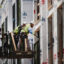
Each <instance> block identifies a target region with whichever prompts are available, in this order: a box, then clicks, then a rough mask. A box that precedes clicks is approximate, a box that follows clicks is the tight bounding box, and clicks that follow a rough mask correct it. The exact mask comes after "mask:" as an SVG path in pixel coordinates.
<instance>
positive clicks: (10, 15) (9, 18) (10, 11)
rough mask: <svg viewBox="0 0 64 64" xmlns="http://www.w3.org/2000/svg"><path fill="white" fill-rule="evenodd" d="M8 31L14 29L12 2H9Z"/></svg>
mask: <svg viewBox="0 0 64 64" xmlns="http://www.w3.org/2000/svg"><path fill="white" fill-rule="evenodd" d="M8 31H9V32H11V31H13V22H12V2H8Z"/></svg>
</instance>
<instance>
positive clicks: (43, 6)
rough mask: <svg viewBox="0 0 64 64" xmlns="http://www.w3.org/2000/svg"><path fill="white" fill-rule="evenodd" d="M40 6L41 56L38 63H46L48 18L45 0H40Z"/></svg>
mask: <svg viewBox="0 0 64 64" xmlns="http://www.w3.org/2000/svg"><path fill="white" fill-rule="evenodd" d="M40 4H41V6H40V7H41V8H40V10H41V11H40V14H41V22H42V24H41V29H40V34H41V35H40V37H41V38H40V50H41V56H40V60H41V61H40V62H41V63H40V64H46V63H47V64H48V22H47V21H48V20H47V11H48V10H47V9H48V8H47V0H44V2H42V0H40Z"/></svg>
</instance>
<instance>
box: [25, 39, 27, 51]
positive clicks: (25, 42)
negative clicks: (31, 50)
mask: <svg viewBox="0 0 64 64" xmlns="http://www.w3.org/2000/svg"><path fill="white" fill-rule="evenodd" d="M25 51H27V39H26V38H25Z"/></svg>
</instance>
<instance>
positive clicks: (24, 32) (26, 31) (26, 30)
mask: <svg viewBox="0 0 64 64" xmlns="http://www.w3.org/2000/svg"><path fill="white" fill-rule="evenodd" d="M33 26H34V24H32V23H30V24H26V25H25V26H24V27H23V29H22V30H21V38H22V39H24V38H26V39H27V35H28V34H29V32H30V31H29V28H30V27H32V28H33ZM21 38H20V41H19V43H18V48H20V44H21V43H22V39H21ZM27 45H28V44H27ZM28 46H29V45H28Z"/></svg>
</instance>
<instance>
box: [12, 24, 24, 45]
mask: <svg viewBox="0 0 64 64" xmlns="http://www.w3.org/2000/svg"><path fill="white" fill-rule="evenodd" d="M24 26H25V24H23V25H21V26H18V27H16V28H15V30H14V31H13V32H14V39H15V42H16V46H17V44H18V41H19V38H20V32H21V30H22V27H24Z"/></svg>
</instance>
